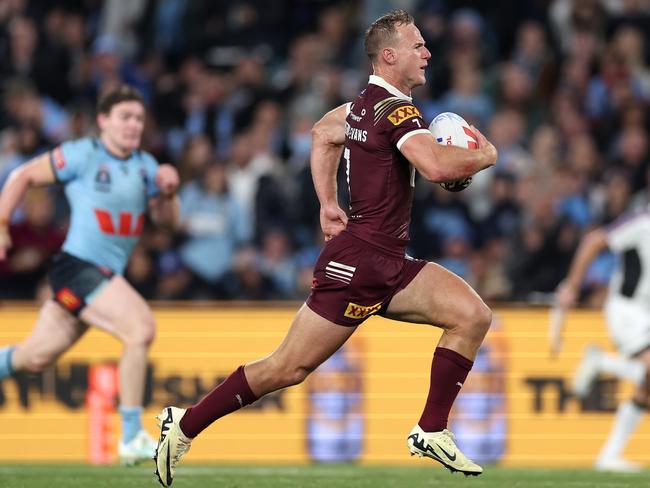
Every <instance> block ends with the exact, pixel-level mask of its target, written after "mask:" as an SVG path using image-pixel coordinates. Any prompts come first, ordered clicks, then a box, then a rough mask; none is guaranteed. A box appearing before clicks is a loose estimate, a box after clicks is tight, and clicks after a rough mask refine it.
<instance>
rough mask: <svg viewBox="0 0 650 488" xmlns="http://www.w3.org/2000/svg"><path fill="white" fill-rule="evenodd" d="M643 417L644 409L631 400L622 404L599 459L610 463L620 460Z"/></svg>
mask: <svg viewBox="0 0 650 488" xmlns="http://www.w3.org/2000/svg"><path fill="white" fill-rule="evenodd" d="M642 415H643V409H642V408H641V407H639V406H638V405H636V404H635V403H634V402H632V401H631V400H628V401H626V402H623V403H621V404H620V405H619V406H618V409H617V410H616V417H615V419H614V426H613V427H612V430H611V432H610V433H609V437H608V438H607V442H605V445H604V446H603V448H602V449H601V451H600V454H599V455H598V459H599V460H602V461H608V460H609V459H614V458H618V457H620V456H621V454H622V453H623V449H625V444H627V440H628V438H629V437H630V435H631V434H632V432H634V429H636V426H637V425H638V424H639V421H640V420H641V417H642Z"/></svg>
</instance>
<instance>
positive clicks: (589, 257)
mask: <svg viewBox="0 0 650 488" xmlns="http://www.w3.org/2000/svg"><path fill="white" fill-rule="evenodd" d="M607 247H608V238H607V230H606V229H605V228H604V227H598V228H597V229H594V230H592V231H590V232H589V233H587V234H586V235H585V236H584V237H583V238H582V240H581V241H580V245H579V246H578V250H577V251H576V253H575V255H574V256H573V260H572V261H571V266H570V268H569V274H568V275H567V277H566V279H565V280H564V281H563V282H562V283H560V286H558V289H557V292H556V298H555V299H556V303H557V305H558V306H559V307H560V308H561V309H567V308H569V307H571V306H573V304H574V303H575V301H576V299H577V297H578V292H579V291H580V285H581V283H582V279H583V277H584V275H585V273H586V272H587V268H588V267H589V265H590V264H591V262H592V261H593V260H594V259H595V258H596V256H598V254H600V252H601V251H603V250H604V249H607Z"/></svg>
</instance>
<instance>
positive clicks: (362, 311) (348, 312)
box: [343, 302, 381, 319]
mask: <svg viewBox="0 0 650 488" xmlns="http://www.w3.org/2000/svg"><path fill="white" fill-rule="evenodd" d="M380 308H381V302H379V303H375V304H374V305H370V306H369V307H364V306H363V305H357V304H356V303H352V302H349V303H348V308H346V309H345V313H344V314H343V315H344V316H346V317H348V318H350V319H364V318H366V317H367V316H368V315H372V314H373V313H375V312H378V311H379V309H380Z"/></svg>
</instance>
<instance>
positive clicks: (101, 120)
mask: <svg viewBox="0 0 650 488" xmlns="http://www.w3.org/2000/svg"><path fill="white" fill-rule="evenodd" d="M97 127H99V130H104V127H106V114H104V113H98V114H97Z"/></svg>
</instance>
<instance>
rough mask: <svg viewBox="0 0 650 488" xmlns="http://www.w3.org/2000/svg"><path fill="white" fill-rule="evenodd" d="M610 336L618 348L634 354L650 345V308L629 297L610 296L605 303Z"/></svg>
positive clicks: (622, 351)
mask: <svg viewBox="0 0 650 488" xmlns="http://www.w3.org/2000/svg"><path fill="white" fill-rule="evenodd" d="M605 317H606V319H607V328H608V329H609V336H610V337H611V338H612V340H613V341H614V343H615V344H616V347H617V349H618V350H619V351H620V352H621V353H622V354H625V355H626V356H633V355H635V354H637V353H639V352H641V351H643V350H644V349H646V348H648V347H650V310H648V309H647V308H646V307H643V306H641V305H639V304H638V303H636V302H633V301H630V300H629V299H627V298H623V297H618V296H613V297H612V296H610V297H608V298H607V302H606V303H605Z"/></svg>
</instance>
